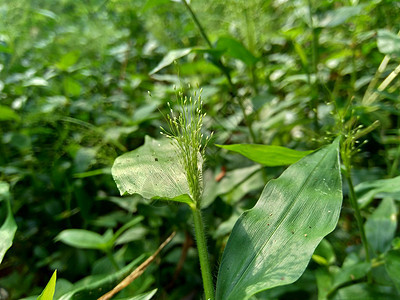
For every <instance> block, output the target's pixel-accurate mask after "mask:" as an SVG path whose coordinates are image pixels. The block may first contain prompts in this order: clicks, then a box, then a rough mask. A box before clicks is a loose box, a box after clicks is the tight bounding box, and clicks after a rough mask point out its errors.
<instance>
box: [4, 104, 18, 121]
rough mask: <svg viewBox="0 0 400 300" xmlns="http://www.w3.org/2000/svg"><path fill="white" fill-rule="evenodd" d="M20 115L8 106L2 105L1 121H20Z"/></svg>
mask: <svg viewBox="0 0 400 300" xmlns="http://www.w3.org/2000/svg"><path fill="white" fill-rule="evenodd" d="M20 119H21V118H20V117H19V115H18V114H17V113H16V112H15V111H14V110H13V109H11V108H9V107H8V106H4V105H0V121H19V120H20Z"/></svg>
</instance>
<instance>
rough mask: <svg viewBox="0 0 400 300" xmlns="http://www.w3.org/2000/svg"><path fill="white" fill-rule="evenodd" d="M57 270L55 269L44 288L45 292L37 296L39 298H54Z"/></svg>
mask: <svg viewBox="0 0 400 300" xmlns="http://www.w3.org/2000/svg"><path fill="white" fill-rule="evenodd" d="M56 280H57V270H55V271H54V273H53V276H51V278H50V280H49V282H48V283H47V285H46V287H45V288H44V290H43V292H42V293H41V294H40V296H39V297H37V300H53V296H54V291H55V289H56Z"/></svg>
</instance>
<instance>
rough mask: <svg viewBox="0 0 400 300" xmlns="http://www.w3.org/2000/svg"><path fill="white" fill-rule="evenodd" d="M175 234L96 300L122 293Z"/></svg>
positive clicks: (106, 298) (105, 299) (104, 299)
mask: <svg viewBox="0 0 400 300" xmlns="http://www.w3.org/2000/svg"><path fill="white" fill-rule="evenodd" d="M175 234H176V232H175V231H174V232H173V233H171V235H170V236H169V237H168V238H167V239H166V240H165V241H164V242H163V243H162V244H161V245H160V247H158V249H157V251H156V252H154V253H153V255H151V256H150V257H149V258H148V259H146V260H145V261H144V262H143V263H142V264H141V265H140V266H139V267H137V268H136V269H135V270H134V271H133V272H132V273H131V274H129V275H128V276H127V277H126V278H125V279H124V280H122V281H121V282H120V283H119V284H118V285H117V286H116V287H114V288H113V289H112V290H111V291H109V292H108V293H106V294H104V295H103V296H101V297H100V298H98V299H97V300H108V299H111V298H112V297H113V296H114V295H115V294H117V293H119V292H120V291H122V290H123V289H124V288H126V287H127V286H128V285H129V284H131V283H132V282H133V281H134V280H135V279H136V278H138V277H139V276H140V275H142V274H143V272H144V271H145V270H146V268H147V267H148V266H149V265H150V264H151V263H152V262H153V260H154V259H155V258H156V257H157V255H158V254H159V253H160V251H161V250H162V249H163V248H164V247H165V246H166V245H167V244H168V243H169V242H170V241H171V240H172V239H173V237H174V236H175Z"/></svg>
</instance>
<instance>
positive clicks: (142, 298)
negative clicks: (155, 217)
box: [119, 289, 157, 300]
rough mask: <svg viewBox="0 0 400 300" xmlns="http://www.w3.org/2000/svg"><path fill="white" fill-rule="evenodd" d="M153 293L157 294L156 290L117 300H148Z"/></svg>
mask: <svg viewBox="0 0 400 300" xmlns="http://www.w3.org/2000/svg"><path fill="white" fill-rule="evenodd" d="M155 293H157V289H154V290H152V291H150V292H147V293H143V294H140V295H137V296H133V297H130V298H119V300H150V299H152V298H153V296H154V295H155Z"/></svg>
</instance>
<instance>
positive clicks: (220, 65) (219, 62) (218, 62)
mask: <svg viewBox="0 0 400 300" xmlns="http://www.w3.org/2000/svg"><path fill="white" fill-rule="evenodd" d="M182 3H183V4H184V5H185V7H186V9H187V10H188V12H189V13H190V15H191V16H192V18H193V21H194V23H195V24H196V26H197V28H198V29H199V31H200V34H201V36H202V37H203V39H204V40H205V41H206V43H207V45H208V47H209V48H210V49H213V48H214V47H213V45H212V44H211V41H210V39H209V38H208V36H207V33H206V31H205V30H204V27H203V26H202V25H201V23H200V21H199V19H198V18H197V16H196V14H195V13H194V11H193V10H192V8H191V7H190V5H189V3H187V1H186V0H182ZM215 64H216V66H217V67H218V68H219V69H220V70H221V71H222V73H223V74H224V76H225V77H226V79H227V80H228V84H229V87H230V89H231V96H232V98H234V97H235V96H237V89H236V86H235V84H234V83H233V82H232V78H231V75H230V73H229V69H228V68H227V67H226V66H225V65H224V63H223V62H222V60H221V59H220V58H219V59H218V60H216V62H215ZM254 76H255V73H254ZM253 79H254V80H256V79H255V77H254V78H253ZM254 82H255V81H254ZM237 100H238V102H239V106H240V110H241V111H242V114H243V119H244V122H245V125H246V126H247V127H248V129H249V132H250V137H251V139H252V142H253V143H256V142H257V140H256V135H255V134H254V131H253V127H252V120H251V118H249V116H248V115H247V114H246V110H245V107H244V104H243V101H242V99H241V98H240V97H237Z"/></svg>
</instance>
